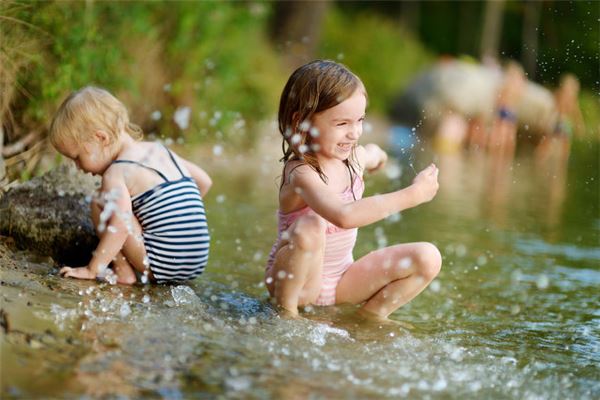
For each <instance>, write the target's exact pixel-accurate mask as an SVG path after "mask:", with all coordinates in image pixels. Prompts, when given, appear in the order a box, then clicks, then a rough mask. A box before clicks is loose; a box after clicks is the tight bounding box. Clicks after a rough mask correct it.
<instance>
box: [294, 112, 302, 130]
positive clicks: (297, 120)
mask: <svg viewBox="0 0 600 400" xmlns="http://www.w3.org/2000/svg"><path fill="white" fill-rule="evenodd" d="M299 119H300V115H299V114H298V111H296V112H294V114H292V133H296V131H297V130H298V126H299V125H300V121H299Z"/></svg>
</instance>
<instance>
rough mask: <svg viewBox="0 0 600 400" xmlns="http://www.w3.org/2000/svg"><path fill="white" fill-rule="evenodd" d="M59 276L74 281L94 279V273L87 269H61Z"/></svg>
mask: <svg viewBox="0 0 600 400" xmlns="http://www.w3.org/2000/svg"><path fill="white" fill-rule="evenodd" d="M59 274H60V275H61V276H63V277H65V278H76V279H96V275H97V274H96V273H95V272H93V271H92V270H91V269H89V268H88V267H79V268H71V267H62V268H61V269H60V271H59Z"/></svg>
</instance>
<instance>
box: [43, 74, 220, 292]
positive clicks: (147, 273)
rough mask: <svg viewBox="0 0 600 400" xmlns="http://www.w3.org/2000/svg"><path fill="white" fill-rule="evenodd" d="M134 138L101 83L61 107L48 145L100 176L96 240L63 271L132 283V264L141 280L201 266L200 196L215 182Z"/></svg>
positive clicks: (193, 272)
mask: <svg viewBox="0 0 600 400" xmlns="http://www.w3.org/2000/svg"><path fill="white" fill-rule="evenodd" d="M139 138H141V130H140V128H139V127H137V126H136V125H133V124H132V123H130V122H129V116H128V114H127V110H126V108H125V106H124V105H123V104H122V103H121V102H120V101H119V100H117V99H116V98H115V97H114V96H112V95H111V94H110V93H108V92H107V91H106V90H103V89H99V88H96V87H90V86H88V87H85V88H83V89H81V90H79V91H77V92H74V93H72V94H71V95H70V96H69V97H68V98H67V99H66V100H65V101H64V102H63V103H62V105H61V106H60V108H59V109H58V112H57V114H56V116H55V117H54V120H53V121H52V125H51V128H50V141H51V142H52V144H53V145H54V147H55V148H56V149H57V150H58V151H59V152H60V153H62V154H63V155H65V156H66V157H68V158H70V159H72V160H73V161H75V164H76V165H77V167H78V168H79V169H81V170H83V171H84V172H90V173H92V174H94V175H102V186H101V188H100V190H99V196H97V198H96V199H94V200H93V201H92V204H91V212H92V220H93V222H94V226H95V227H96V231H97V234H98V236H99V239H100V242H99V244H98V247H97V248H96V250H95V251H94V253H93V257H92V259H91V261H90V263H89V264H88V265H87V266H85V267H81V268H70V267H64V268H62V269H61V270H60V274H61V275H63V276H65V277H73V278H78V279H95V278H96V277H107V279H108V280H109V281H111V282H113V283H114V281H116V282H118V283H123V284H133V283H135V282H136V274H135V272H134V271H138V272H139V273H141V274H143V275H142V281H143V282H144V283H145V282H147V281H148V279H150V280H152V281H156V282H159V283H160V282H167V281H173V280H186V279H192V278H195V277H196V276H198V275H200V274H201V273H202V272H203V270H204V267H205V265H206V262H207V260H208V249H209V234H208V226H207V223H206V215H205V212H204V204H203V202H202V195H206V193H207V192H208V189H209V188H210V186H211V185H212V181H211V179H210V177H209V176H208V175H207V174H206V172H204V171H203V170H202V169H201V168H200V167H198V166H196V165H194V164H192V163H191V162H189V161H186V160H184V159H182V158H180V157H178V156H176V155H175V154H173V153H172V152H171V151H170V150H169V149H167V148H166V147H164V146H162V145H160V144H157V143H150V142H140V141H137V140H136V139H139ZM111 263H112V270H111V269H107V267H108V266H109V264H111ZM113 270H114V274H116V276H115V275H114V274H113V272H112V271H113ZM115 278H116V279H115Z"/></svg>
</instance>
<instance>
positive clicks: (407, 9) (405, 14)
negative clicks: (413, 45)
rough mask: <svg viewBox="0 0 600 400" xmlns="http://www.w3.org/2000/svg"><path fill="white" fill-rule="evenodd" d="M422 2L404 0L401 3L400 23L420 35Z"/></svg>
mask: <svg viewBox="0 0 600 400" xmlns="http://www.w3.org/2000/svg"><path fill="white" fill-rule="evenodd" d="M420 7H421V4H419V2H418V1H404V2H402V3H400V13H401V14H400V23H401V24H402V25H403V26H404V27H405V28H407V29H408V30H409V31H411V32H413V33H414V34H415V36H417V37H418V36H419V22H420V19H421V15H420V13H421V8H420Z"/></svg>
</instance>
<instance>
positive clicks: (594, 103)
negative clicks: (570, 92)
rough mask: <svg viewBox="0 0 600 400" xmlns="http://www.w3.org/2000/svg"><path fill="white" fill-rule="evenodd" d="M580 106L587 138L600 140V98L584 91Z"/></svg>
mask: <svg viewBox="0 0 600 400" xmlns="http://www.w3.org/2000/svg"><path fill="white" fill-rule="evenodd" d="M579 105H580V108H581V113H582V114H583V120H584V122H585V128H586V129H585V131H586V132H585V134H586V136H587V137H592V138H595V139H600V98H599V97H598V95H597V94H594V93H592V92H590V91H587V90H584V91H582V92H581V93H580V95H579Z"/></svg>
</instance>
